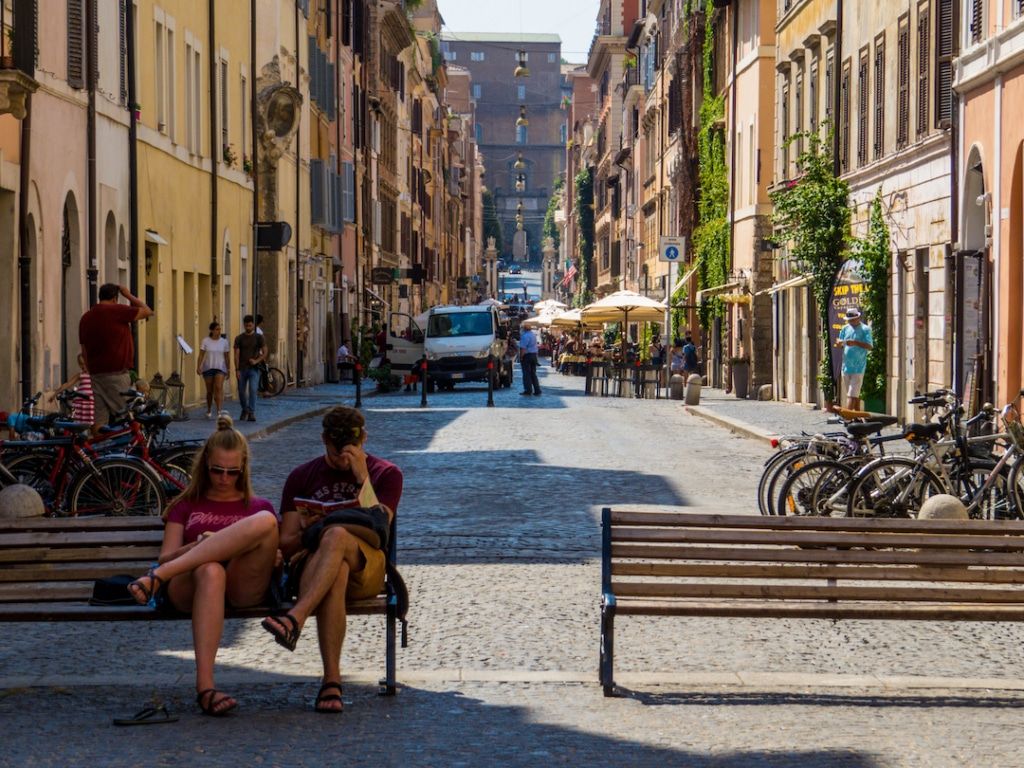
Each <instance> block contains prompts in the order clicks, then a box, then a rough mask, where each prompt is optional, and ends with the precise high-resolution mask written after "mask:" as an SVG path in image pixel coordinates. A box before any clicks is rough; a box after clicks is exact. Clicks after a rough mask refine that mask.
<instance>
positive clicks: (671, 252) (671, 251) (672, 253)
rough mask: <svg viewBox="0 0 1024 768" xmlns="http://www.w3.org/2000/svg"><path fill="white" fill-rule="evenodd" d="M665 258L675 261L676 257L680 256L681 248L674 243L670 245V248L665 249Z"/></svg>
mask: <svg viewBox="0 0 1024 768" xmlns="http://www.w3.org/2000/svg"><path fill="white" fill-rule="evenodd" d="M665 258H666V259H668V260H669V261H675V260H676V259H678V258H679V249H678V248H676V247H675V246H674V245H670V246H669V247H668V248H666V249H665Z"/></svg>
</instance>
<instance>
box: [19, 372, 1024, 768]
mask: <svg viewBox="0 0 1024 768" xmlns="http://www.w3.org/2000/svg"><path fill="white" fill-rule="evenodd" d="M542 376H543V379H542V387H543V388H544V392H545V395H544V396H543V397H541V398H523V397H520V396H519V395H518V394H517V390H516V389H515V388H513V389H512V390H505V391H500V392H498V393H496V396H495V400H496V407H495V408H486V407H485V402H486V392H485V391H484V390H483V389H482V388H479V387H476V388H474V387H467V388H465V389H463V388H461V387H460V388H459V389H457V390H456V391H455V392H454V393H438V394H436V395H432V396H431V397H430V400H429V407H428V408H427V409H421V408H419V396H418V395H406V394H402V393H396V394H389V395H383V396H379V397H376V398H373V399H368V400H367V401H366V403H365V407H364V410H365V412H366V414H367V420H368V430H369V448H370V450H371V452H375V453H378V454H380V455H382V456H385V457H387V458H389V459H392V460H394V461H396V462H397V463H399V464H400V465H401V466H402V468H403V470H404V472H405V476H406V488H405V493H404V496H403V502H402V505H401V507H400V509H399V521H400V528H399V548H400V559H399V564H400V566H401V568H402V571H403V574H404V575H405V577H406V580H407V581H408V583H409V587H410V590H411V593H412V611H411V614H410V621H411V628H410V646H409V648H407V649H404V650H400V651H399V680H400V681H401V682H403V683H404V684H405V685H406V686H407V687H405V688H404V689H403V690H402V691H401V692H400V693H399V695H398V697H397V698H395V699H393V700H384V699H379V698H377V697H376V696H374V692H375V685H374V681H375V680H376V678H377V677H379V676H380V674H381V671H382V666H383V642H382V635H381V621H380V619H379V618H377V617H371V618H361V617H360V618H353V620H352V621H351V622H350V630H349V638H348V640H347V642H346V647H345V658H344V670H345V674H346V679H347V680H348V682H347V683H346V691H345V699H346V704H347V712H346V714H345V716H344V717H343V718H341V719H340V720H333V719H331V718H321V717H316V716H313V715H311V714H309V713H308V707H309V704H310V701H311V699H312V697H313V695H314V694H315V689H316V684H315V679H316V675H317V673H318V671H319V660H318V656H317V651H316V643H315V640H314V638H313V636H312V633H310V635H309V636H303V638H302V639H301V640H300V643H299V647H298V649H297V651H296V653H294V654H288V653H286V652H284V651H283V650H282V649H280V648H279V647H278V646H276V645H275V644H274V643H273V642H272V640H271V639H270V637H269V636H268V635H267V634H266V633H265V632H263V630H262V629H260V627H259V625H258V623H257V622H255V621H232V622H229V623H228V626H227V629H226V632H225V636H224V640H223V643H222V650H221V652H220V655H219V659H218V683H219V684H221V685H223V686H224V687H225V688H228V689H229V690H231V692H232V693H233V694H235V695H236V696H237V697H238V698H239V699H240V701H242V705H243V710H242V711H241V712H240V713H239V715H238V716H237V717H234V718H231V719H229V720H227V721H212V720H209V719H207V718H201V717H199V716H198V715H196V714H194V712H195V707H194V705H193V703H192V700H191V690H192V679H193V678H192V676H193V672H194V669H193V663H192V651H191V636H190V631H189V627H188V624H187V623H186V622H158V623H150V624H143V623H129V624H96V625H81V624H77V625H70V626H68V625H59V624H57V625H43V624H39V625H0V632H2V633H3V642H2V643H0V717H2V718H3V721H4V723H5V724H9V727H8V728H7V729H5V730H6V732H7V734H10V735H11V737H10V738H9V739H5V742H7V743H6V744H5V749H4V750H2V751H0V765H8V764H10V765H79V764H102V765H136V764H144V765H147V766H148V765H165V764H167V765H170V764H180V763H181V762H182V761H185V762H193V761H201V762H202V763H203V764H211V765H221V764H224V765H228V764H231V765H235V764H236V763H237V762H239V760H238V758H239V757H244V758H245V760H244V761H243V762H245V763H252V764H268V765H285V764H296V765H306V764H317V765H320V764H323V762H324V752H323V751H324V750H325V749H326V750H330V751H331V753H332V754H334V755H344V757H345V759H344V762H346V763H351V764H356V765H361V764H370V763H374V764H384V765H392V764H394V765H397V764H402V765H470V764H480V763H485V762H486V763H488V764H489V763H494V764H499V765H547V764H568V763H573V764H587V765H590V764H593V765H626V764H629V765H665V764H668V765H693V766H746V765H765V766H776V765H777V766H818V765H820V766H847V765H848V766H897V765H900V766H902V765H908V766H918V765H920V766H935V765H950V766H953V765H956V766H961V765H973V764H978V763H979V762H980V760H981V759H984V761H985V763H986V764H987V765H990V766H1011V765H1020V763H1021V761H1020V760H1019V758H1018V757H1016V755H1017V751H1018V750H1017V748H1016V747H1014V746H1013V744H1014V737H1015V733H1016V729H1015V728H1014V726H1015V725H1016V724H1017V723H1018V722H1019V709H1020V708H1021V706H1024V693H1022V692H1021V690H1015V689H1024V682H1022V680H1021V679H1020V678H1022V677H1024V675H1021V674H1020V673H1019V672H1017V670H1019V669H1020V664H1021V660H1022V658H1021V657H1022V651H1021V648H1022V647H1024V642H1022V641H1024V630H1022V629H1021V628H1019V627H1016V626H1013V625H984V624H977V623H961V624H953V625H946V624H935V623H911V622H899V623H892V624H886V623H883V622H840V623H834V622H828V621H784V620H760V621H757V620H749V621H748V620H728V619H662V620H658V621H655V620H653V619H647V618H633V617H626V618H625V619H623V620H621V621H620V622H618V626H617V638H616V646H617V649H618V653H619V656H618V658H617V670H618V672H619V675H618V677H619V681H620V683H622V684H623V685H624V686H625V687H626V689H627V695H626V697H625V698H621V699H605V698H604V697H603V696H602V695H601V692H600V688H599V687H598V686H597V684H596V667H597V640H598V636H597V629H598V622H597V619H598V584H599V564H598V561H597V556H598V553H599V545H600V538H599V526H598V522H597V521H598V515H599V510H600V507H601V506H603V505H614V506H624V505H628V506H630V507H634V508H659V509H679V510H686V509H695V510H706V511H710V510H715V511H729V512H750V513H752V514H753V513H754V511H755V505H754V502H753V499H754V489H755V487H756V481H757V477H758V474H759V469H760V464H761V460H762V459H763V458H764V457H765V456H766V455H767V454H768V451H769V449H768V447H767V446H766V445H764V444H763V443H762V442H758V441H755V440H750V439H745V438H741V437H737V436H735V435H733V434H731V433H729V432H728V431H726V430H724V429H722V428H721V427H719V426H716V425H713V424H710V423H708V422H707V421H705V420H703V419H700V418H698V417H696V416H694V415H691V414H689V413H687V412H686V411H685V409H684V408H683V406H682V404H681V403H678V402H675V401H668V400H660V401H659V400H649V401H633V400H618V399H600V398H587V397H584V396H582V380H580V379H574V378H569V377H562V376H559V375H557V374H553V373H551V372H550V371H549V370H548V369H544V370H543V371H542ZM517 380H518V373H517ZM350 393H351V388H348V390H347V391H346V390H345V389H344V388H343V387H339V386H337V385H335V386H333V387H332V386H331V385H327V386H325V387H319V388H316V389H315V390H303V391H300V392H297V393H287V394H285V395H282V396H281V397H280V398H278V399H276V400H274V401H263V402H261V408H260V411H259V412H258V416H259V415H260V414H261V413H266V418H262V417H261V421H260V422H257V423H256V424H255V425H248V424H243V425H241V426H243V428H246V427H250V426H251V427H257V428H258V429H255V430H253V456H254V471H255V475H256V476H255V484H256V489H257V492H258V493H260V494H263V495H267V496H268V497H269V498H271V499H272V500H273V501H274V502H275V504H276V503H277V501H278V497H279V493H280V488H281V484H282V483H283V480H284V478H285V476H286V475H287V472H288V471H289V470H290V468H291V467H292V466H294V465H295V464H298V463H299V462H301V461H303V460H305V459H306V458H309V457H312V456H315V455H316V454H317V453H318V452H319V450H320V449H319V442H318V440H319V429H318V420H317V419H315V418H314V419H307V420H302V419H299V420H297V421H294V422H292V423H290V424H286V425H284V426H282V427H281V428H280V429H276V428H274V426H276V424H277V423H279V422H280V421H287V420H288V419H291V418H295V417H298V416H300V415H301V414H302V413H304V412H307V411H310V410H313V411H315V410H318V409H321V408H324V407H327V406H329V405H330V404H333V403H334V402H337V401H338V400H339V399H340V400H341V401H343V402H350ZM733 399H734V398H733ZM713 401H714V398H713V397H709V398H708V400H707V401H705V402H707V403H711V402H713ZM741 402H742V401H741ZM745 404H746V403H744V405H745ZM730 405H731V404H730ZM754 405H769V406H771V407H772V408H773V410H775V409H782V408H789V409H793V408H799V407H798V406H787V405H785V404H779V403H772V404H763V403H755V404H754ZM271 408H278V409H280V410H279V411H278V412H277V413H273V412H271V411H270V409H271ZM800 410H803V409H800ZM778 412H779V413H780V414H781V413H783V411H782V410H779V411H778ZM273 419H278V422H275V421H273ZM208 426H209V425H208V423H207V422H205V419H203V420H202V421H201V422H197V421H195V420H193V421H190V422H183V423H181V424H176V425H175V426H174V429H175V430H177V431H180V432H184V431H185V430H193V429H194V430H196V433H197V436H198V434H204V433H205V428H207V427H208ZM268 428H270V429H269V432H268ZM659 681H660V682H661V683H663V684H662V685H658V684H657V683H658V682H659ZM150 696H157V697H159V698H161V699H162V700H166V701H167V702H168V704H169V706H170V707H171V709H172V710H173V711H174V712H175V713H176V714H179V715H181V717H182V724H181V725H179V726H169V727H166V728H142V729H128V731H129V732H123V731H121V730H117V729H115V730H113V731H112V730H111V728H112V727H111V726H110V725H109V722H110V718H111V717H113V716H118V715H124V714H130V712H132V711H134V710H135V709H138V708H140V707H141V706H142V705H143V704H144V703H145V702H146V701H147V700H148V699H149V697H150ZM40 713H43V714H45V718H41V717H40ZM325 721H326V722H325ZM950 723H956V726H955V727H951V726H950V725H949V724H950ZM181 727H187V728H188V729H189V730H188V738H187V739H185V738H183V731H181V730H180V728H181ZM111 735H114V736H115V737H116V738H118V740H119V747H118V749H117V750H116V751H112V750H111V749H110V737H111ZM44 743H45V744H46V745H47V749H46V750H42V749H41V748H40V747H39V745H40V744H44ZM330 762H333V759H332V760H330Z"/></svg>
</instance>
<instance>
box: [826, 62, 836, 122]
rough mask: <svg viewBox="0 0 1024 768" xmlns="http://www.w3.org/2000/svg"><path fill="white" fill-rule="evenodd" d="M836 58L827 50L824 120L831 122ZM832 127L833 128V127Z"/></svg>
mask: <svg viewBox="0 0 1024 768" xmlns="http://www.w3.org/2000/svg"><path fill="white" fill-rule="evenodd" d="M835 77H836V57H835V51H834V49H832V48H829V49H828V51H827V52H826V54H825V119H826V120H828V121H830V122H831V121H832V101H833V99H835V85H836V81H835ZM833 127H834V126H833Z"/></svg>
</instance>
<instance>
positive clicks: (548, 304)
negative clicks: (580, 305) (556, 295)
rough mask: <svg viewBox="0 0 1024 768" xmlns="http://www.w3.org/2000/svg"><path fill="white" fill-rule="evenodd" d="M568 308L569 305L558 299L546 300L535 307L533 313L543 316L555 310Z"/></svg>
mask: <svg viewBox="0 0 1024 768" xmlns="http://www.w3.org/2000/svg"><path fill="white" fill-rule="evenodd" d="M568 308H569V305H568V304H563V303H562V302H560V301H559V300H558V299H544V301H538V302H537V303H536V304H534V305H533V311H534V312H540V313H541V314H543V313H545V312H549V311H554V310H558V311H561V310H564V309H568Z"/></svg>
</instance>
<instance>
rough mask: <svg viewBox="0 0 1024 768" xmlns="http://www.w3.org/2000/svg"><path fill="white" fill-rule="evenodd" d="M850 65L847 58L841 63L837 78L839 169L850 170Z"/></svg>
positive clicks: (842, 170)
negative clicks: (841, 72)
mask: <svg viewBox="0 0 1024 768" xmlns="http://www.w3.org/2000/svg"><path fill="white" fill-rule="evenodd" d="M851 68H852V65H851V63H850V60H849V59H847V60H846V61H845V62H844V63H843V74H842V76H841V77H840V78H839V169H840V171H841V172H843V173H845V172H846V171H848V170H850V120H851V115H850V71H851Z"/></svg>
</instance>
